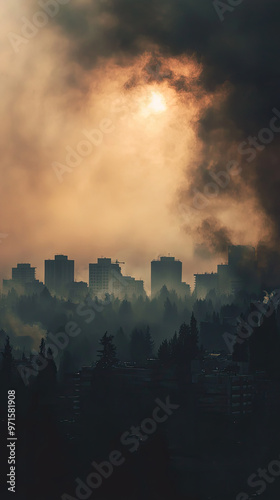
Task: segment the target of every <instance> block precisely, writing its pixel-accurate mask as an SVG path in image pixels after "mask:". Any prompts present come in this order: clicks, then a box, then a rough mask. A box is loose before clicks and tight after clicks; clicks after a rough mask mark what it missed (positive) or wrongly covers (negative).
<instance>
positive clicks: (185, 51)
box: [0, 0, 280, 290]
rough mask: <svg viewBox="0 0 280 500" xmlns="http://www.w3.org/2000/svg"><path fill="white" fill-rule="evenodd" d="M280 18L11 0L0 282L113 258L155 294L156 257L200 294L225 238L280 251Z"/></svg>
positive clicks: (151, 5) (248, 5) (271, 10)
mask: <svg viewBox="0 0 280 500" xmlns="http://www.w3.org/2000/svg"><path fill="white" fill-rule="evenodd" d="M216 3H217V2H216ZM225 4H226V2H224V5H225ZM279 10H280V6H279V4H278V2H275V1H274V0H267V1H266V2H265V3H264V2H263V1H261V0H254V2H253V1H249V0H247V1H245V0H244V1H243V2H242V1H241V2H240V4H239V5H238V6H236V7H234V8H233V7H227V8H225V10H224V8H223V9H222V10H221V9H218V8H217V7H216V8H215V2H212V1H210V0H209V1H206V0H175V1H171V0H169V1H167V0H161V1H159V0H149V1H145V0H144V1H142V2H134V1H132V0H114V1H110V0H99V1H90V0H75V1H74V0H60V2H56V1H54V0H52V1H49V2H47V1H45V0H41V1H39V0H38V1H34V0H23V1H22V0H10V1H9V3H8V4H7V3H6V4H4V2H2V3H1V5H0V19H1V23H2V26H1V39H0V67H1V78H0V88H1V96H2V99H1V101H0V107H1V108H0V109H1V117H2V120H1V125H0V127H1V133H0V146H1V153H2V155H1V156H2V157H1V166H0V168H1V184H0V213H1V223H0V256H1V266H0V267H1V269H0V276H1V277H2V278H9V277H10V276H11V267H13V266H15V265H16V264H17V263H18V262H30V263H31V264H32V265H33V266H36V267H37V277H38V278H39V279H41V280H43V278H44V275H43V261H44V259H48V258H53V256H54V254H66V255H68V256H69V258H71V259H75V274H76V279H77V280H86V281H87V280H88V263H89V262H95V261H96V259H97V258H98V257H101V256H104V257H112V259H119V260H120V261H125V265H124V266H123V271H124V273H125V274H130V275H132V276H135V277H136V278H137V279H140V278H141V279H144V280H145V284H146V289H147V290H149V287H150V261H151V260H152V259H154V258H158V256H160V255H167V254H169V253H170V254H171V255H174V256H175V257H176V258H179V259H180V260H182V261H183V269H184V276H183V278H184V280H185V281H187V282H190V283H191V284H192V279H193V278H192V275H193V273H194V272H205V271H207V272H208V271H212V270H213V271H215V265H216V264H217V263H219V262H225V261H226V248H227V245H228V244H231V243H232V244H250V245H255V246H256V245H258V243H260V242H264V243H265V244H266V245H268V246H269V247H270V248H271V249H274V250H278V248H279V228H280V224H279V217H280V207H279V194H278V191H279V176H280V174H279V168H278V159H279V137H280V128H279V130H278V131H277V126H278V127H279V126H280V98H279V85H278V81H279V64H278V63H279V49H278V47H279V42H280V40H279V38H280V33H279V28H278V19H279V17H278V16H279ZM273 110H274V111H273ZM275 110H276V111H275ZM278 110H279V111H278ZM277 112H278V114H279V115H277ZM273 117H275V120H274V121H273V122H272V121H271V120H272V118H273ZM271 125H272V127H273V130H272V129H271ZM264 129H266V130H265V131H264ZM249 137H251V138H254V137H259V138H258V140H257V142H254V140H253V139H250V141H251V145H248V142H249V139H248V138H249ZM89 138H90V141H91V142H89ZM260 138H261V139H260ZM252 141H253V142H252ZM248 149H249V151H248ZM230 169H231V170H230ZM225 172H227V173H225ZM229 172H230V173H229ZM217 175H218V177H217Z"/></svg>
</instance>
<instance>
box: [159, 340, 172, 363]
mask: <svg viewBox="0 0 280 500" xmlns="http://www.w3.org/2000/svg"><path fill="white" fill-rule="evenodd" d="M158 359H159V361H160V362H161V364H162V365H163V366H168V365H169V364H170V362H171V344H170V342H168V340H166V339H165V340H164V341H163V342H162V343H161V344H160V346H159V349H158Z"/></svg>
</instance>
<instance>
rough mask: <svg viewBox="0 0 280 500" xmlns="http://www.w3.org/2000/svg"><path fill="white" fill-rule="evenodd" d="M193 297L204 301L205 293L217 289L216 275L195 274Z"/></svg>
mask: <svg viewBox="0 0 280 500" xmlns="http://www.w3.org/2000/svg"><path fill="white" fill-rule="evenodd" d="M194 277H195V288H194V292H195V296H196V298H198V299H205V297H206V295H207V293H209V292H210V291H211V290H217V289H218V274H217V273H204V274H195V275H194Z"/></svg>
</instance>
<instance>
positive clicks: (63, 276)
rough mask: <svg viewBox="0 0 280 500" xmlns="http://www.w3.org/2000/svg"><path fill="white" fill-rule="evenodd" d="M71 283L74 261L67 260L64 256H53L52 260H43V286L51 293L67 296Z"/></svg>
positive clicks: (72, 280)
mask: <svg viewBox="0 0 280 500" xmlns="http://www.w3.org/2000/svg"><path fill="white" fill-rule="evenodd" d="M73 282H74V260H68V257H67V256H66V255H55V257H54V259H53V260H52V259H48V260H45V285H46V287H47V288H48V290H49V291H50V292H51V293H54V294H55V295H58V296H64V295H67V294H68V290H69V287H70V286H71V284H73Z"/></svg>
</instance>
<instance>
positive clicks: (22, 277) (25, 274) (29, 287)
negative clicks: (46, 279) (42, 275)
mask: <svg viewBox="0 0 280 500" xmlns="http://www.w3.org/2000/svg"><path fill="white" fill-rule="evenodd" d="M35 273H36V268H35V267H31V264H17V267H13V268H12V279H8V280H5V279H4V280H3V291H4V292H8V291H9V290H12V289H15V290H16V291H17V292H18V293H24V294H26V295H32V294H34V293H35V294H36V293H41V292H42V291H43V290H44V285H43V283H42V282H41V281H39V280H36V278H35Z"/></svg>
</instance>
